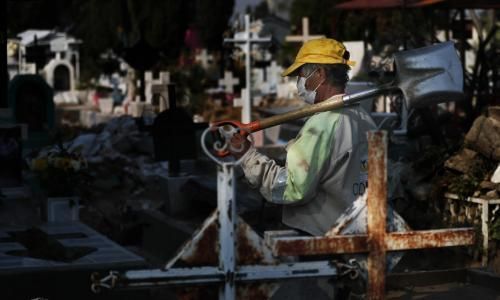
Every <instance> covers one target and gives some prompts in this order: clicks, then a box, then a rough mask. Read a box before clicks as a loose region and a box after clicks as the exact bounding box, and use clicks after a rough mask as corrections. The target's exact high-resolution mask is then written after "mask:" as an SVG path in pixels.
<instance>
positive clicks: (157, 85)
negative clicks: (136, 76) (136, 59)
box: [144, 72, 170, 112]
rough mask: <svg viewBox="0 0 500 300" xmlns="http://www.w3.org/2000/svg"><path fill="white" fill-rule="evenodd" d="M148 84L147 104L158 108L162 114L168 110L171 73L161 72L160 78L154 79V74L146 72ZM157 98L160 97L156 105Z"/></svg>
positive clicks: (145, 78) (146, 91) (146, 82)
mask: <svg viewBox="0 0 500 300" xmlns="http://www.w3.org/2000/svg"><path fill="white" fill-rule="evenodd" d="M144 81H145V84H146V90H145V93H146V103H149V104H151V105H153V106H158V107H159V109H160V112H162V111H164V110H165V109H167V108H168V84H169V83H170V73H169V72H160V74H159V76H158V78H153V72H146V73H145V76H144ZM155 96H156V97H158V98H159V99H158V103H156V101H154V100H155Z"/></svg>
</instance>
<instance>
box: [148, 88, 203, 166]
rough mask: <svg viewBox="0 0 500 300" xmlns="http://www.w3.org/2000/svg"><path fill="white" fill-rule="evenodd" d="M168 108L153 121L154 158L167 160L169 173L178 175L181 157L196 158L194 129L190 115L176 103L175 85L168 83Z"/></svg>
mask: <svg viewBox="0 0 500 300" xmlns="http://www.w3.org/2000/svg"><path fill="white" fill-rule="evenodd" d="M168 98H169V109H168V110H165V111H163V112H161V113H160V114H158V116H157V117H156V118H155V120H154V123H153V141H154V149H155V159H156V160H157V161H164V160H168V161H169V175H170V176H178V175H179V173H180V170H179V161H180V160H181V159H194V158H196V130H195V124H194V123H193V119H192V117H191V116H190V115H189V114H188V113H187V112H186V111H185V110H184V109H182V108H178V107H177V105H176V95H175V85H174V84H169V85H168Z"/></svg>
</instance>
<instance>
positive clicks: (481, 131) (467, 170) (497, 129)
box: [445, 107, 500, 199]
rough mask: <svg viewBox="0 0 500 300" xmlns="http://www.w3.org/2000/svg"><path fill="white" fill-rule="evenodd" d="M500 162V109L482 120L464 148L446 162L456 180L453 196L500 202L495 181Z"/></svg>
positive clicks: (465, 141)
mask: <svg viewBox="0 0 500 300" xmlns="http://www.w3.org/2000/svg"><path fill="white" fill-rule="evenodd" d="M499 161H500V107H491V108H490V109H489V110H488V116H480V117H478V118H477V119H476V120H475V121H474V123H473V125H472V127H471V128H470V130H469V132H468V133H467V134H466V136H465V139H464V147H463V148H462V149H461V150H460V151H459V152H457V153H456V154H455V155H453V156H452V157H451V158H450V159H448V160H447V161H446V162H445V167H446V169H448V170H450V171H451V172H452V173H451V174H452V175H455V176H451V177H452V179H451V181H450V185H449V186H448V189H449V192H452V193H455V194H458V195H459V196H461V197H469V196H473V197H485V198H489V199H493V198H499V191H500V185H499V182H498V181H499V180H498V178H494V176H493V175H494V172H495V169H498V166H499V164H498V162H499Z"/></svg>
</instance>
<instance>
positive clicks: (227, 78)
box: [219, 71, 240, 94]
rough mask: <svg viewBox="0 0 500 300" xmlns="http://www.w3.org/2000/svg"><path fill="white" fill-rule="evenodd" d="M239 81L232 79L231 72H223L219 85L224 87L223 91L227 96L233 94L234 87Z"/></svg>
mask: <svg viewBox="0 0 500 300" xmlns="http://www.w3.org/2000/svg"><path fill="white" fill-rule="evenodd" d="M239 83H240V80H239V79H238V78H235V77H233V73H232V72H231V71H225V72H224V78H223V79H219V85H221V86H224V91H225V92H226V93H228V94H232V93H234V88H233V87H234V86H235V85H238V84H239Z"/></svg>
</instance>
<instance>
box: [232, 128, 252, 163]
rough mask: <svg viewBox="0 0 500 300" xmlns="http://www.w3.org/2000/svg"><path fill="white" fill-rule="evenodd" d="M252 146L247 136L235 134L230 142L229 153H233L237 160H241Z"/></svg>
mask: <svg viewBox="0 0 500 300" xmlns="http://www.w3.org/2000/svg"><path fill="white" fill-rule="evenodd" d="M250 145H251V143H250V141H249V140H248V138H247V136H243V135H241V134H239V133H235V134H234V135H233V137H232V138H231V140H230V141H229V152H231V155H232V156H234V157H235V158H236V159H240V158H241V157H242V156H243V155H244V154H245V153H246V152H247V151H248V148H250Z"/></svg>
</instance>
